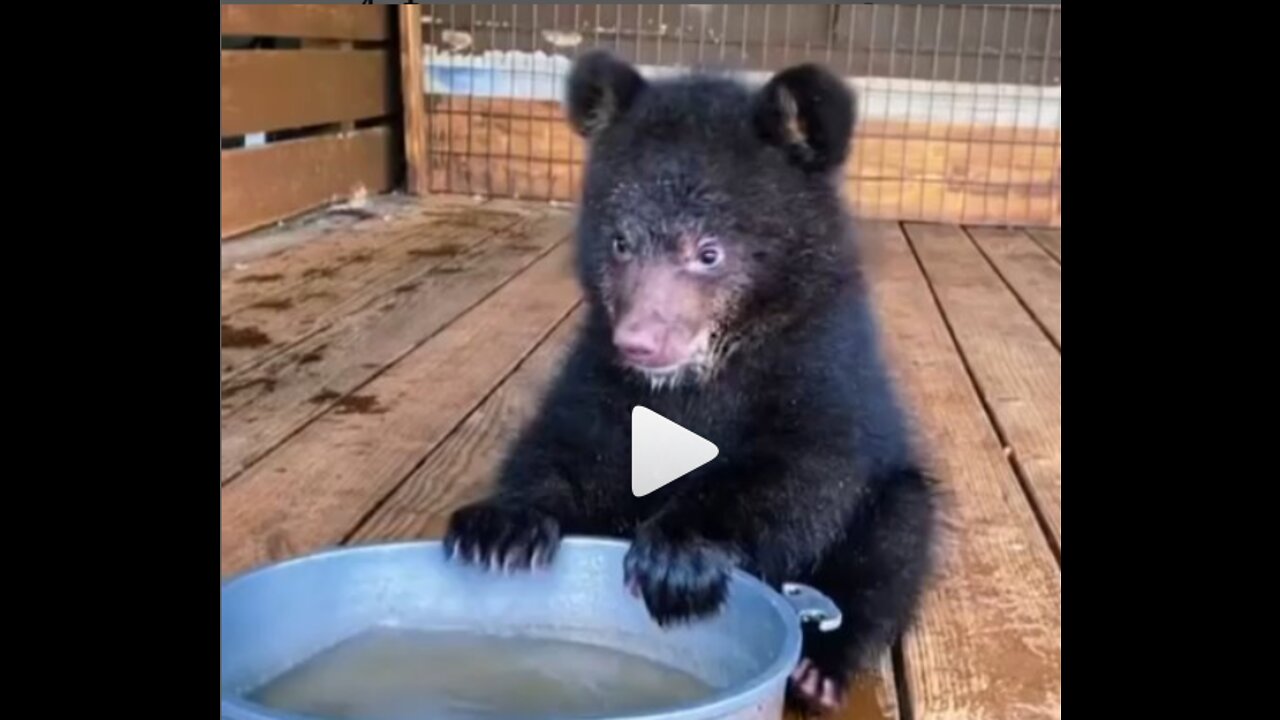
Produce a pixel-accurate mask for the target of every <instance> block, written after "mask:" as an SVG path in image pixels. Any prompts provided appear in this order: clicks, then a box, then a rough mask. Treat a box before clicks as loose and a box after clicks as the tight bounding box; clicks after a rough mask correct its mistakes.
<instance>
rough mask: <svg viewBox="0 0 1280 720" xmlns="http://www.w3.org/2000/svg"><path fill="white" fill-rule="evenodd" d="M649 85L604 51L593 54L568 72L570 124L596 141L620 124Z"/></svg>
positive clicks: (580, 133) (627, 66)
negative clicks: (601, 134)
mask: <svg viewBox="0 0 1280 720" xmlns="http://www.w3.org/2000/svg"><path fill="white" fill-rule="evenodd" d="M646 84H647V83H645V80H644V78H642V77H640V73H638V72H636V69H635V68H633V67H631V66H630V65H628V64H627V63H626V62H624V61H622V60H619V59H617V58H615V57H614V56H613V55H610V54H609V53H608V52H605V51H603V50H593V51H591V52H589V53H587V54H586V55H583V56H582V57H581V58H579V59H578V61H577V62H575V63H574V64H573V70H571V71H570V72H569V88H568V106H569V107H568V110H569V123H570V124H571V125H573V129H574V130H576V131H577V132H578V134H579V135H581V136H583V137H585V138H591V137H594V136H595V135H596V134H597V133H599V132H600V131H601V130H603V129H605V128H606V127H608V126H609V125H611V124H613V123H614V122H616V121H617V119H618V118H620V117H622V115H623V114H624V113H626V112H627V110H628V109H629V108H630V107H631V104H632V103H633V102H635V99H636V97H638V96H639V95H640V92H641V91H642V90H644V88H645V86H646Z"/></svg>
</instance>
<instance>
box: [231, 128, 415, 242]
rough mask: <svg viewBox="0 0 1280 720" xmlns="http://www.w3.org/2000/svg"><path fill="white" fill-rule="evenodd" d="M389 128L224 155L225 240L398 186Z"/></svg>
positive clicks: (285, 142)
mask: <svg viewBox="0 0 1280 720" xmlns="http://www.w3.org/2000/svg"><path fill="white" fill-rule="evenodd" d="M393 154H394V143H393V142H392V139H391V132H390V130H389V129H388V128H386V127H376V128H369V129H366V130H357V131H354V132H350V133H342V134H337V135H322V136H318V137H310V138H303V139H300V140H286V141H283V142H278V143H270V144H268V145H262V146H259V147H254V148H237V149H234V150H223V151H222V237H223V238H228V237H232V236H235V235H239V234H241V233H244V232H247V231H249V230H253V229H256V228H259V227H262V226H264V225H268V224H270V223H273V222H276V221H278V220H284V219H286V218H289V217H293V216H294V215H298V214H300V213H303V212H306V211H308V210H312V209H314V208H317V207H320V206H322V205H326V204H328V203H332V202H335V201H338V200H345V199H348V198H351V197H355V196H359V195H367V194H374V193H380V192H384V191H386V190H389V189H391V187H392V185H393V184H394V183H395V179H394V177H393V175H394V170H393V167H394V165H395V161H394V157H393Z"/></svg>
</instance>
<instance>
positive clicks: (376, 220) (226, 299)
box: [222, 195, 515, 319]
mask: <svg viewBox="0 0 1280 720" xmlns="http://www.w3.org/2000/svg"><path fill="white" fill-rule="evenodd" d="M386 199H387V196H382V197H381V198H378V197H375V198H373V200H372V201H371V202H370V207H371V208H373V209H378V206H380V205H382V204H384V202H385V201H386ZM408 200H409V202H410V203H411V206H410V207H407V208H403V209H401V210H397V211H395V212H393V213H389V214H388V215H387V217H386V219H384V218H383V217H382V216H379V215H374V216H372V217H359V216H360V214H361V213H363V212H364V211H365V210H366V209H367V208H359V209H356V208H347V209H346V210H347V211H349V212H350V213H353V214H347V213H341V212H338V213H337V214H338V215H340V216H341V215H347V219H349V220H353V222H350V223H349V224H343V223H340V222H336V221H329V220H328V216H329V215H330V214H331V213H330V212H329V211H326V212H324V213H316V214H313V215H309V216H308V217H305V218H299V219H298V220H297V221H296V222H294V223H290V224H289V226H288V227H287V228H270V229H266V230H263V231H260V232H257V233H253V234H251V235H249V236H245V237H243V238H237V239H236V241H235V242H234V243H223V245H222V252H223V255H224V256H228V255H231V256H234V255H235V254H236V253H235V249H236V248H238V247H240V246H241V245H243V244H248V243H255V242H256V243H269V242H272V241H274V240H276V239H277V238H282V237H283V238H284V239H285V240H286V242H285V245H284V248H283V250H282V251H280V252H275V253H267V255H266V256H265V257H259V258H256V259H253V258H250V259H244V260H242V261H240V262H238V263H236V262H233V263H231V265H230V266H229V267H227V268H226V269H224V271H223V273H222V313H223V316H224V319H225V317H226V316H228V315H230V314H233V313H235V312H238V311H240V310H242V309H244V308H246V307H248V306H250V305H253V304H255V303H258V302H261V301H264V300H275V299H278V298H282V297H288V296H289V295H290V294H291V293H293V294H296V292H297V290H298V289H299V288H302V287H304V286H307V285H310V284H311V283H314V282H315V281H316V280H317V279H329V278H330V277H331V276H333V275H334V273H332V272H329V270H331V269H333V267H334V263H335V261H336V260H337V259H339V258H342V257H344V256H357V255H361V254H364V253H368V252H375V251H377V250H378V249H379V248H382V247H385V246H386V245H387V244H388V243H390V242H392V241H393V240H394V239H396V238H403V237H404V236H405V235H406V234H407V233H409V234H411V233H424V234H431V233H433V232H435V231H436V230H438V229H439V228H440V226H441V225H453V224H454V223H455V220H454V215H456V214H459V213H465V214H467V215H468V216H469V217H474V216H475V215H476V214H478V215H480V216H481V217H487V216H488V215H489V211H486V210H483V209H482V207H483V205H484V204H485V203H486V202H487V201H486V200H483V199H477V198H471V197H461V196H446V195H441V196H436V197H432V198H408ZM502 215H503V216H505V215H506V214H505V213H503V214H502ZM338 219H340V218H335V220H338ZM495 219H499V218H495ZM509 219H510V220H514V219H515V218H509ZM466 224H471V221H470V219H468V220H467V221H466ZM291 236H296V237H291ZM350 267H351V271H352V272H353V273H355V272H357V271H359V272H363V268H364V267H365V265H364V264H361V263H351V265H350Z"/></svg>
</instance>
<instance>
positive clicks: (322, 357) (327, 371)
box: [222, 213, 569, 482]
mask: <svg viewBox="0 0 1280 720" xmlns="http://www.w3.org/2000/svg"><path fill="white" fill-rule="evenodd" d="M568 234H569V223H568V220H567V218H566V217H565V216H564V214H563V213H557V214H553V215H550V216H547V217H539V218H535V219H532V220H531V221H530V222H528V223H526V224H524V225H522V226H518V227H517V228H515V229H513V230H511V231H507V232H503V233H499V234H497V235H496V236H493V237H492V238H490V239H488V240H487V241H485V242H482V243H479V244H477V245H476V246H475V247H473V248H472V249H470V250H467V251H463V252H460V253H458V254H457V255H454V256H452V257H449V258H445V262H443V263H440V264H438V265H435V266H431V267H423V268H421V269H420V271H419V272H418V274H417V275H412V276H402V277H401V278H399V280H402V282H401V283H400V284H398V285H396V286H394V287H392V286H390V285H387V286H385V292H384V293H382V294H381V295H377V296H373V293H369V295H371V296H373V297H372V298H371V302H369V303H367V304H365V305H364V306H362V307H360V308H359V309H358V310H356V311H355V312H353V313H351V314H350V315H347V316H345V317H343V318H342V319H341V320H340V321H339V322H336V323H335V324H334V325H333V326H332V327H329V328H327V329H325V330H324V331H322V332H318V333H316V334H314V335H313V336H310V337H308V338H307V339H306V340H305V341H304V342H300V343H298V344H297V345H295V346H294V347H292V348H290V349H289V350H288V351H286V352H284V353H282V354H280V355H279V356H277V357H275V358H273V359H272V360H270V361H269V362H266V363H264V364H262V365H261V366H259V367H256V368H254V369H253V372H251V373H248V374H246V375H243V376H240V377H237V378H236V379H235V380H234V381H229V382H227V383H224V385H223V420H222V477H223V480H224V482H225V481H231V480H232V479H233V478H234V477H235V476H236V474H238V473H239V472H241V471H242V470H243V469H244V468H246V467H249V466H250V465H252V463H254V462H255V461H257V460H258V459H259V458H261V457H262V456H263V455H265V454H266V453H268V452H270V451H271V450H272V449H274V448H275V447H276V446H278V445H279V444H280V443H281V442H284V441H285V440H286V439H287V438H289V437H291V436H292V435H294V434H295V433H296V432H298V431H299V430H300V429H301V428H303V427H305V426H306V425H307V424H308V423H310V422H311V421H312V420H314V419H315V418H317V417H319V416H321V415H322V414H323V413H325V412H327V411H328V410H330V409H331V408H335V407H336V408H338V409H340V410H341V409H343V408H345V407H347V406H348V405H350V401H348V400H347V399H346V397H347V395H348V394H349V393H352V392H355V391H356V389H357V388H359V387H361V386H362V385H363V384H364V383H366V382H368V381H369V380H370V378H373V377H375V376H377V375H378V374H379V373H380V372H382V371H383V369H384V368H385V367H387V366H388V365H391V364H393V363H395V362H396V361H398V360H399V359H400V358H402V357H404V356H405V355H406V354H408V353H410V352H412V351H413V349H414V348H416V347H418V346H419V345H421V344H422V343H424V342H427V341H428V340H429V339H430V338H432V337H433V336H434V335H435V334H436V333H438V332H440V331H441V330H442V328H446V327H447V326H449V324H450V323H451V322H454V321H455V320H457V319H458V318H459V316H463V314H464V313H467V312H468V311H470V310H472V308H473V307H474V306H475V305H476V304H477V303H479V302H480V301H481V300H484V299H485V298H486V297H487V296H488V295H489V294H490V293H492V292H494V291H495V290H497V289H498V288H500V287H501V286H502V285H503V284H504V283H506V282H507V281H509V280H510V279H511V278H512V277H513V276H515V275H517V274H518V273H520V272H521V271H523V270H525V268H527V267H529V265H530V264H532V263H534V262H535V261H536V260H537V259H538V258H539V257H540V256H541V255H542V254H543V253H545V252H547V251H548V250H550V249H551V248H553V247H555V246H557V245H560V244H562V243H563V241H564V240H565V239H566V237H567V236H568Z"/></svg>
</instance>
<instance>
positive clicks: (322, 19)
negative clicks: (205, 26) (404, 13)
mask: <svg viewBox="0 0 1280 720" xmlns="http://www.w3.org/2000/svg"><path fill="white" fill-rule="evenodd" d="M219 14H220V16H221V19H222V34H223V35H253V36H267V37H297V38H326V39H339V40H365V41H375V40H389V39H390V38H391V17H390V14H389V12H388V11H387V8H385V7H379V6H374V5H370V6H368V7H364V6H360V5H223V6H222V7H221V8H220V9H219Z"/></svg>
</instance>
